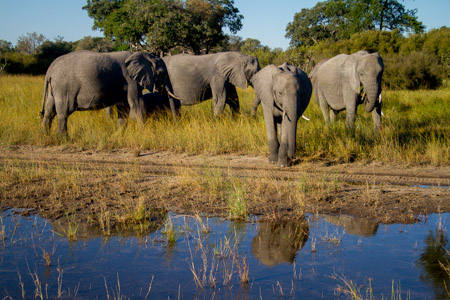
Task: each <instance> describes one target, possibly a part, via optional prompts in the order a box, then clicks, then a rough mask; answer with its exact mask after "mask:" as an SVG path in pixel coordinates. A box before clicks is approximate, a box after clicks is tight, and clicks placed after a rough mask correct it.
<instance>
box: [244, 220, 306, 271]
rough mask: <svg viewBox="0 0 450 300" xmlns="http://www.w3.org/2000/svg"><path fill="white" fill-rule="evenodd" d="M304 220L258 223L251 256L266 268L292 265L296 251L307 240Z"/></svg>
mask: <svg viewBox="0 0 450 300" xmlns="http://www.w3.org/2000/svg"><path fill="white" fill-rule="evenodd" d="M308 236H309V227H308V222H307V221H306V220H304V219H303V220H299V221H286V222H280V223H267V222H260V223H258V234H257V235H256V236H255V237H254V238H253V240H252V254H253V256H254V257H256V258H257V259H258V260H259V261H260V262H261V263H263V264H264V265H266V266H270V267H273V266H276V265H278V264H282V263H291V264H292V263H293V262H294V261H295V256H296V255H297V251H299V250H300V249H302V247H303V246H304V245H305V243H306V241H307V240H308Z"/></svg>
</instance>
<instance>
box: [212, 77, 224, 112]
mask: <svg viewBox="0 0 450 300" xmlns="http://www.w3.org/2000/svg"><path fill="white" fill-rule="evenodd" d="M211 92H212V97H213V100H214V117H218V116H220V115H221V114H222V113H223V111H224V109H225V101H226V97H227V93H226V82H225V81H220V82H219V80H215V81H212V82H211Z"/></svg>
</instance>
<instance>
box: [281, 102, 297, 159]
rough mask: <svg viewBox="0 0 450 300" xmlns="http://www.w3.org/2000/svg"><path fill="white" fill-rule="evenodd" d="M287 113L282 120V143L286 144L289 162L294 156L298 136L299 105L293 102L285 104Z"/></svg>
mask: <svg viewBox="0 0 450 300" xmlns="http://www.w3.org/2000/svg"><path fill="white" fill-rule="evenodd" d="M284 109H285V113H284V114H283V121H282V137H281V144H282V145H286V148H287V149H286V150H287V161H288V162H287V163H288V164H289V162H290V161H291V160H292V159H293V158H294V155H295V148H296V138H297V121H298V118H299V114H298V110H299V108H298V105H297V103H292V104H291V105H289V106H288V105H284Z"/></svg>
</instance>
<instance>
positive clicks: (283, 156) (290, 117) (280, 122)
mask: <svg viewBox="0 0 450 300" xmlns="http://www.w3.org/2000/svg"><path fill="white" fill-rule="evenodd" d="M252 83H253V87H254V89H255V100H254V103H253V106H254V108H256V106H257V105H258V104H259V103H260V102H261V103H262V107H263V114H264V122H265V124H266V130H267V138H268V141H269V150H270V157H269V161H270V162H272V163H277V164H278V165H279V166H281V167H284V166H288V165H290V163H291V161H292V159H293V158H294V154H295V147H296V136H297V122H298V119H299V118H300V116H302V115H303V112H304V111H305V110H306V108H307V107H308V104H309V100H310V98H311V93H312V85H311V81H310V80H309V78H308V76H307V75H306V73H305V72H303V71H302V70H300V69H298V68H297V67H295V66H292V65H289V64H283V65H281V66H280V67H277V66H274V65H268V66H266V67H264V68H263V69H262V70H261V71H259V72H258V73H256V74H255V75H254V76H253V78H252ZM277 131H279V132H278V133H279V136H280V140H278V136H277Z"/></svg>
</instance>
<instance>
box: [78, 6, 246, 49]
mask: <svg viewBox="0 0 450 300" xmlns="http://www.w3.org/2000/svg"><path fill="white" fill-rule="evenodd" d="M83 9H85V10H87V12H88V15H89V16H90V17H91V18H93V19H94V28H95V29H100V30H102V31H103V32H104V33H105V36H107V37H111V38H113V39H115V40H118V41H120V42H128V43H129V44H130V46H136V47H145V48H147V49H150V50H151V51H152V52H155V53H158V52H168V51H170V50H171V49H173V48H176V47H181V48H183V49H188V50H190V51H192V52H194V53H195V54H200V53H202V52H204V53H208V52H209V51H211V49H213V48H214V47H216V46H218V45H221V44H224V43H225V42H226V41H227V36H226V35H225V33H224V32H223V29H224V28H225V27H227V28H228V29H229V30H230V32H232V33H236V32H237V31H238V30H240V29H241V28H242V18H243V17H242V15H240V14H239V10H238V9H237V8H235V7H234V1H233V0H147V1H143V0H87V5H85V6H84V7H83Z"/></svg>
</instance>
